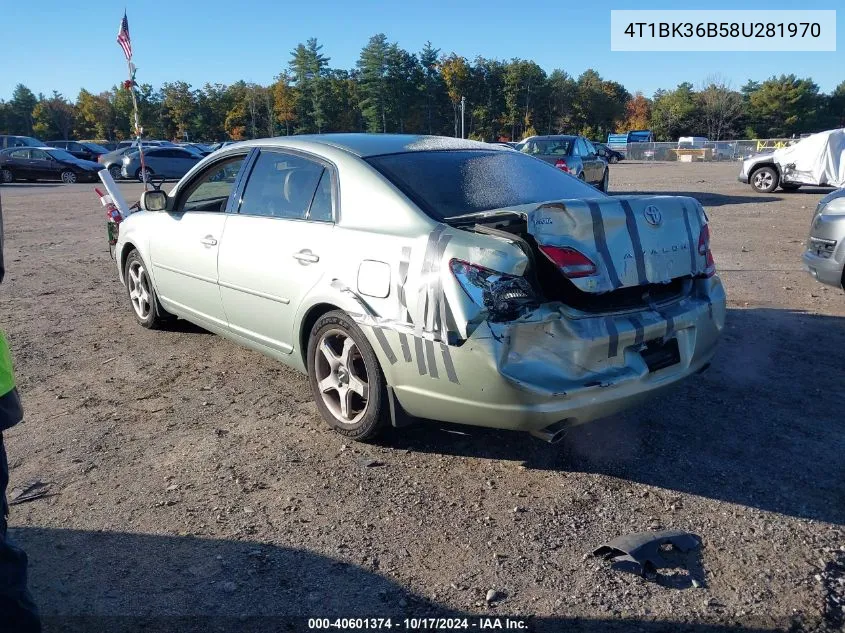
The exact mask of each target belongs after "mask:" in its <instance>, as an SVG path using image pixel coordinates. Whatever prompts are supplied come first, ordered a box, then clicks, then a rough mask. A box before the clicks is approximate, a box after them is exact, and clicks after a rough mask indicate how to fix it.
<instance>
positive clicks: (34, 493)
mask: <svg viewBox="0 0 845 633" xmlns="http://www.w3.org/2000/svg"><path fill="white" fill-rule="evenodd" d="M52 485H53V484H52V482H49V481H47V482H45V481H40V480H38V479H35V480H33V481H30V482H28V483H27V484H26V485H25V486H24V487H23V488H15V489H13V490H12V492H11V494H10V495H9V505H10V506H14V505H18V504H19V503H26V502H27V501H35V500H36V499H42V498H44V497H52V496H54V495H56V494H58V493H56V492H50V486H52Z"/></svg>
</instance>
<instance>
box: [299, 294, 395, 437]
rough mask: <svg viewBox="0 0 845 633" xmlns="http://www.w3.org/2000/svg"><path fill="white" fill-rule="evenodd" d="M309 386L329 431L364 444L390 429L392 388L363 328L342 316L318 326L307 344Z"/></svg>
mask: <svg viewBox="0 0 845 633" xmlns="http://www.w3.org/2000/svg"><path fill="white" fill-rule="evenodd" d="M307 358H308V380H309V382H310V383H311V392H312V393H313V394H314V400H315V401H316V403H317V409H318V410H319V412H320V415H322V416H323V419H324V420H325V421H326V422H327V423H328V425H329V426H330V427H331V428H332V429H334V430H335V431H337V432H338V433H340V434H341V435H344V436H346V437H348V438H350V439H353V440H357V441H359V442H365V441H368V440H371V439H373V438H375V437H376V436H377V435H378V434H379V433H381V432H382V431H383V430H384V428H385V427H386V426H387V425H388V424H389V410H388V401H387V383H386V381H385V379H384V376H383V374H382V372H381V367H380V366H379V362H378V358H376V354H375V352H374V351H373V348H372V347H371V346H370V344H369V342H368V341H367V338H366V337H365V336H364V333H363V332H362V331H361V328H359V327H358V325H356V323H355V322H354V321H352V319H350V318H349V316H348V315H346V313H344V312H341V311H340V310H334V311H332V312H328V313H326V314H325V315H323V316H322V317H320V318H319V319H317V322H316V323H315V324H314V327H313V328H312V329H311V335H310V336H309V338H308V357H307Z"/></svg>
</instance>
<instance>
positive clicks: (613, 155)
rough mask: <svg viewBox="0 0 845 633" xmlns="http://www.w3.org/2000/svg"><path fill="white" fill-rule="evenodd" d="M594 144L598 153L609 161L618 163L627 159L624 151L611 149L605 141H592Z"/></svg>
mask: <svg viewBox="0 0 845 633" xmlns="http://www.w3.org/2000/svg"><path fill="white" fill-rule="evenodd" d="M592 143H593V146H594V147H595V148H596V153H597V154H598V155H599V156H601V157H602V158H603V159H605V160H606V161H607V162H608V163H618V162H619V161H620V160H625V154H623V153H622V152H617V151H616V150H615V149H610V148H609V147H608V146H607V145H605V144H604V143H596V142H595V141H592Z"/></svg>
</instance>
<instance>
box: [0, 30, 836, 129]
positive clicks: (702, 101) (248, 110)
mask: <svg viewBox="0 0 845 633" xmlns="http://www.w3.org/2000/svg"><path fill="white" fill-rule="evenodd" d="M330 61H331V60H330V58H329V57H327V56H325V55H324V54H323V52H322V45H321V44H319V43H318V41H317V40H316V39H314V38H312V39H309V40H307V41H306V42H304V43H300V44H299V45H297V47H296V48H295V49H294V50H293V51H292V52H291V53H290V60H289V62H288V64H287V66H286V67H285V68H284V69H283V70H282V72H281V73H280V74H279V75H278V76H277V77H276V78H275V80H274V82H273V83H272V84H270V85H267V86H264V85H260V84H256V83H249V82H245V81H237V82H235V83H233V84H231V85H224V84H219V83H218V84H208V83H207V84H205V85H204V86H203V87H202V88H193V87H192V86H191V85H190V84H189V83H187V82H184V81H176V82H169V83H165V84H163V85H162V86H161V87H160V88H159V89H158V90H156V89H154V88H153V86H151V85H150V84H147V83H142V84H140V85H138V86H136V88H135V89H136V96H137V99H138V107H139V112H140V121H141V125H142V126H143V128H144V134H145V136H148V137H150V138H162V139H174V140H175V139H179V140H197V141H221V140H230V139H231V140H242V139H248V138H258V137H265V136H278V135H290V134H307V133H322V132H400V133H402V132H406V133H422V134H441V135H447V136H458V135H459V134H460V124H461V98H462V97H463V98H465V100H466V111H465V126H466V128H465V129H466V135H467V136H468V137H469V138H474V139H478V140H484V141H493V140H520V139H522V138H525V137H526V136H530V135H533V134H566V133H578V134H583V135H584V136H587V137H589V138H594V139H604V138H606V136H607V134H608V133H612V132H616V131H627V130H641V129H651V130H653V131H654V133H655V136H656V138H657V140H667V141H673V140H676V139H677V138H678V137H679V136H706V137H708V138H710V139H711V140H720V139H731V138H775V137H788V136H792V135H795V134H800V133H805V132H814V131H819V130H824V129H830V128H833V127H840V126H843V125H845V81H843V82H842V83H840V84H839V86H838V87H837V88H836V89H835V90H834V91H833V92H832V93H831V94H829V95H828V94H824V93H822V92H821V91H820V90H819V87H818V85H816V84H815V83H814V82H813V80H812V79H811V78H800V77H796V76H795V75H780V76H773V77H771V78H769V79H766V80H765V81H762V82H757V81H748V82H747V83H746V84H745V85H744V86H742V87H741V88H740V89H739V90H735V89H733V88H732V87H731V86H730V85H729V83H727V82H726V81H724V80H722V79H721V78H719V77H718V76H715V77H710V78H708V79H706V80H705V81H703V82H702V83H701V85H699V86H698V87H696V86H694V85H693V84H692V83H689V82H684V83H681V84H680V85H678V86H677V87H676V88H674V89H671V90H662V89H661V90H658V91H657V92H655V93H654V95H652V96H651V97H646V96H644V95H643V94H642V93H639V92H637V93H635V94H631V93H630V92H629V91H628V90H627V89H626V88H625V87H624V86H623V85H622V84H620V83H618V82H615V81H610V80H607V79H604V78H602V77H601V75H599V73H598V72H596V71H595V70H592V69H590V70H587V71H585V72H583V73H582V74H581V75H580V76H578V77H573V76H571V75H569V74H568V73H567V72H566V71H564V70H560V69H555V70H553V71H552V72H550V73H547V72H546V71H545V70H543V69H542V68H541V67H540V66H538V65H537V64H536V63H534V62H533V61H530V60H525V59H511V60H509V61H503V60H497V59H486V58H483V57H477V58H475V59H474V60H471V61H470V60H468V59H466V58H465V57H462V56H460V55H458V54H456V53H451V54H448V55H447V54H444V53H442V52H441V51H440V49H437V48H435V47H434V46H432V44H431V43H430V42H429V43H427V44H426V45H425V46H424V47H423V49H422V50H421V51H419V52H418V53H412V52H409V51H407V50H405V49H403V48H401V47H400V46H399V45H398V44H397V43H395V42H390V41H389V40H388V38H387V37H386V36H385V35H384V34H381V33H380V34H378V35H374V36H373V37H371V38H370V40H369V41H368V42H367V45H366V46H364V48H363V49H362V50H361V54H360V57H359V59H358V61H357V63H356V64H355V68H352V69H349V70H346V69H338V68H332V67H331V66H330V64H329V62H330ZM132 122H133V106H132V96H131V93H130V91H129V89H128V88H127V87H125V86H124V85H123V84H118V85H115V86H114V87H113V88H112V89H111V90H107V91H105V92H101V93H99V94H94V93H92V92H89V91H88V90H85V89H82V90H81V91H80V92H79V95H77V97H76V100H75V101H71V100H69V99H68V98H66V97H65V96H64V95H62V94H60V93H58V92H56V91H53V93H52V95H50V96H45V95H43V94H39V95H37V96H36V95H35V94H34V93H33V92H32V91H31V90H30V89H29V88H27V87H26V86H24V85H23V84H18V85H17V87H16V88H15V90H14V92H13V94H12V97H11V99H10V100H8V101H3V100H0V133H6V134H21V135H26V136H37V137H39V138H42V139H46V140H51V139H67V138H77V139H97V140H121V139H125V138H129V137H130V136H131V135H132V129H133V123H132Z"/></svg>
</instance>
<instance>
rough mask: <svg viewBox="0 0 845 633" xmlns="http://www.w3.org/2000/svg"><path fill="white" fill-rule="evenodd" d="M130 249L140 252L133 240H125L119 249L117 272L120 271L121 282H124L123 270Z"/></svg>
mask: <svg viewBox="0 0 845 633" xmlns="http://www.w3.org/2000/svg"><path fill="white" fill-rule="evenodd" d="M132 251H138V252H140V250H139V249H138V247H137V246H135V244H134V243H133V242H130V241H129V240H127V241H126V244H124V245H123V248H121V249H120V270H119V272H120V280H121V281H122V282H123V283H126V278H125V272H124V271H125V270H126V260H127V258H128V257H129V253H131V252H132Z"/></svg>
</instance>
